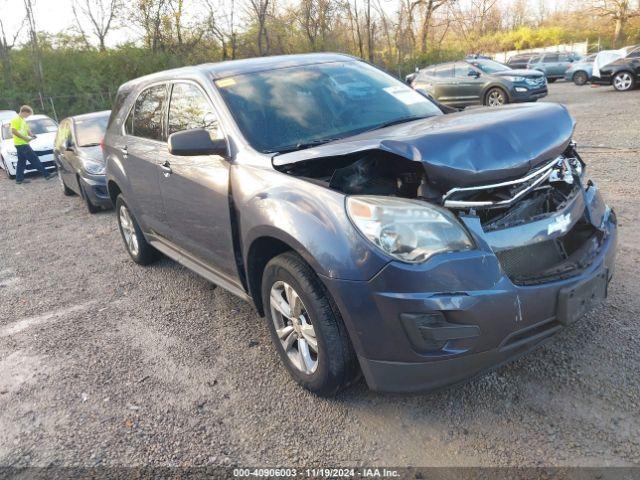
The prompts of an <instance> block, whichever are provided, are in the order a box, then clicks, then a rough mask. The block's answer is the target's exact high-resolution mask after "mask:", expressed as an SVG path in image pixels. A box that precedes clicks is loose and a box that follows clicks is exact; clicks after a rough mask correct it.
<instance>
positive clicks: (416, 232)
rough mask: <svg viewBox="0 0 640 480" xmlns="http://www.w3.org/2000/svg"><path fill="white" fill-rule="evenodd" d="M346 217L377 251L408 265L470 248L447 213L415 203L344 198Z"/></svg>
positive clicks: (395, 200)
mask: <svg viewBox="0 0 640 480" xmlns="http://www.w3.org/2000/svg"><path fill="white" fill-rule="evenodd" d="M347 214H348V215H349V218H350V219H351V221H352V222H353V224H354V225H355V227H356V228H357V229H358V230H360V232H362V234H363V235H364V236H365V237H367V239H368V240H369V241H371V242H372V243H373V244H375V245H376V246H377V247H378V248H380V249H381V250H383V251H384V252H386V253H388V254H389V255H391V256H392V257H394V258H397V259H398V260H402V261H403V262H408V263H420V262H424V261H426V260H427V259H428V258H429V257H431V256H432V255H435V254H436V253H443V252H457V251H462V250H469V249H471V248H473V247H474V244H473V241H472V240H471V238H470V237H469V235H468V234H467V232H466V231H465V230H464V228H463V227H462V225H460V223H458V221H457V219H456V218H455V216H454V215H453V214H452V213H451V212H449V211H448V210H444V209H442V208H439V207H436V206H433V205H431V204H428V203H425V202H421V201H418V200H407V199H401V198H393V197H377V196H371V195H362V196H350V197H347Z"/></svg>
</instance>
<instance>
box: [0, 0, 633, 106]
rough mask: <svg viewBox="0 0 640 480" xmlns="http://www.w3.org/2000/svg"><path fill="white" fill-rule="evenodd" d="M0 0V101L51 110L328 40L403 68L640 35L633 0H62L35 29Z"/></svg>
mask: <svg viewBox="0 0 640 480" xmlns="http://www.w3.org/2000/svg"><path fill="white" fill-rule="evenodd" d="M3 1H4V2H5V3H6V2H7V1H9V2H11V3H12V5H14V6H15V5H16V4H18V3H19V2H22V3H23V5H22V7H23V9H22V10H23V12H24V19H23V21H22V24H21V25H20V26H19V28H14V29H13V31H8V29H7V27H6V25H4V24H3V22H2V19H0V69H2V73H1V75H0V78H1V81H2V91H1V93H0V109H3V108H12V109H15V108H16V106H17V105H19V104H20V103H32V104H34V106H36V107H37V108H38V109H39V110H44V111H45V112H47V113H49V114H54V115H56V116H58V117H62V116H66V115H70V114H76V113H81V112H86V111H93V110H100V109H106V108H109V106H110V104H111V101H112V99H113V95H114V94H115V91H116V90H117V87H118V85H120V84H121V83H123V82H125V81H127V80H129V79H131V78H135V77H137V76H140V75H144V74H147V73H151V72H154V71H158V70H163V69H167V68H173V67H178V66H183V65H187V64H196V63H203V62H214V61H221V60H232V59H238V58H246V57H253V56H263V55H276V54H288V53H303V52H316V51H335V52H344V53H349V54H352V55H356V56H358V57H361V58H364V59H366V60H368V61H370V62H372V63H375V64H377V65H378V66H380V67H382V68H384V69H386V70H387V71H388V72H390V73H392V74H394V75H396V76H400V77H402V76H403V75H405V74H406V73H408V72H410V71H412V70H413V69H414V68H415V67H416V66H419V67H423V66H425V65H427V64H430V63H435V62H439V61H446V60H450V59H454V58H460V57H461V56H463V55H465V54H468V53H479V52H483V53H491V52H498V51H504V50H521V49H526V48H533V47H539V46H547V45H555V44H560V43H571V42H582V41H585V40H589V41H590V42H591V43H592V44H593V45H597V46H598V47H599V48H610V47H616V46H617V47H620V46H622V45H624V44H630V43H640V0H587V1H578V0H575V1H568V2H553V5H552V4H551V1H552V0H536V1H529V0H511V1H505V0H290V1H288V2H284V1H283V0H202V1H197V2H196V1H194V0H130V1H127V2H125V0H72V13H73V16H72V25H70V26H68V27H67V28H65V29H64V30H62V31H60V32H58V33H55V34H47V33H44V32H42V31H40V30H39V29H38V18H36V15H35V13H34V4H35V2H36V1H42V0H3ZM5 6H6V5H5ZM3 7H4V6H3V5H2V2H0V8H3ZM124 32H126V33H127V35H126V38H127V39H128V40H127V41H124V42H123V41H118V39H119V38H123V37H125V35H123V33H124ZM131 32H134V33H133V34H132V33H131ZM132 37H133V38H132Z"/></svg>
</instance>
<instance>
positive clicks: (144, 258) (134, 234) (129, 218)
mask: <svg viewBox="0 0 640 480" xmlns="http://www.w3.org/2000/svg"><path fill="white" fill-rule="evenodd" d="M116 218H117V219H118V229H119V230H120V235H122V240H123V241H124V246H125V248H126V249H127V252H128V253H129V256H130V257H131V259H132V260H133V261H134V262H136V263H137V264H139V265H149V264H150V263H153V262H155V261H156V260H158V258H159V257H160V252H158V250H156V249H155V248H153V247H152V246H151V245H150V244H149V242H147V240H146V239H145V238H144V235H143V234H142V230H141V229H140V226H139V225H138V222H137V221H136V218H135V217H134V216H133V213H131V210H129V206H128V205H127V203H126V202H125V200H124V197H123V196H122V194H120V195H118V198H117V199H116Z"/></svg>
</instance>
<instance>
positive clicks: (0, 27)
mask: <svg viewBox="0 0 640 480" xmlns="http://www.w3.org/2000/svg"><path fill="white" fill-rule="evenodd" d="M26 22H27V17H24V18H23V19H22V22H21V23H20V26H19V27H18V28H17V29H16V31H15V32H14V33H13V35H11V36H10V37H9V38H10V39H7V32H6V31H5V29H4V24H3V23H2V19H1V18H0V62H2V74H3V80H4V87H5V88H6V89H10V88H11V86H12V83H13V78H12V68H11V50H12V49H13V47H14V46H15V44H16V42H17V41H18V37H19V36H20V33H21V32H22V29H23V28H24V26H25V24H26Z"/></svg>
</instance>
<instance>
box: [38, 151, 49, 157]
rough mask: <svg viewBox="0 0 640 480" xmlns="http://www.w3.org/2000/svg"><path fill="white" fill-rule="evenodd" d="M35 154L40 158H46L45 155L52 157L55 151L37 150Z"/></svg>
mask: <svg viewBox="0 0 640 480" xmlns="http://www.w3.org/2000/svg"><path fill="white" fill-rule="evenodd" d="M35 153H36V155H38V156H39V157H44V156H45V155H51V154H52V153H53V150H35Z"/></svg>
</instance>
